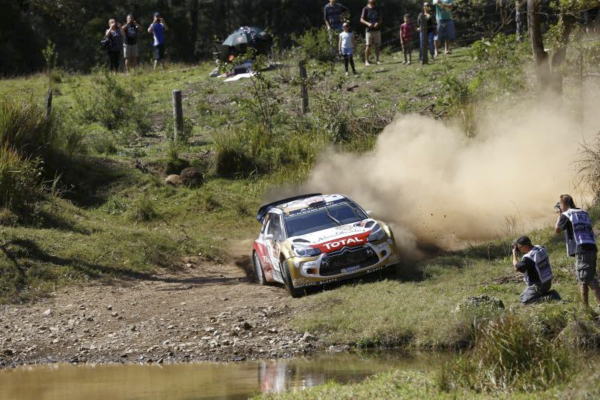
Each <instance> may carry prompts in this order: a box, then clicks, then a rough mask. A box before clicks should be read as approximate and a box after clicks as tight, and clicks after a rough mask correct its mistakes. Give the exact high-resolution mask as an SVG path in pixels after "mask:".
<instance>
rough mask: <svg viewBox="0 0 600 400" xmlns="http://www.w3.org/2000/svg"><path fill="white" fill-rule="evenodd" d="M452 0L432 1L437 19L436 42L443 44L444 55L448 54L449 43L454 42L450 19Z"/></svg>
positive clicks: (451, 20) (452, 26) (453, 31)
mask: <svg viewBox="0 0 600 400" xmlns="http://www.w3.org/2000/svg"><path fill="white" fill-rule="evenodd" d="M453 4H454V2H453V0H433V5H434V6H435V18H436V19H437V32H438V39H437V40H438V42H441V43H443V44H444V54H450V43H451V42H453V41H454V40H456V32H455V30H454V20H453V19H452V6H453Z"/></svg>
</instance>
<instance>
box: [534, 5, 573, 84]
mask: <svg viewBox="0 0 600 400" xmlns="http://www.w3.org/2000/svg"><path fill="white" fill-rule="evenodd" d="M540 3H541V1H540V0H527V30H528V32H529V38H530V39H531V48H532V50H533V59H534V61H535V70H536V76H537V81H538V84H539V86H540V88H541V89H542V90H543V91H551V92H554V93H555V94H562V89H563V87H562V86H563V85H562V81H563V74H562V72H561V71H560V67H561V65H562V64H563V62H564V60H565V58H566V52H567V47H566V43H567V40H568V39H569V35H570V33H571V28H572V24H571V23H570V22H569V21H566V20H563V19H562V17H561V20H562V21H563V23H564V24H565V29H564V37H563V41H562V43H563V44H562V45H558V46H557V47H556V49H555V50H554V54H553V56H552V60H551V59H550V57H549V55H548V53H547V52H546V50H544V42H543V40H542V30H541V19H540V14H539V7H540Z"/></svg>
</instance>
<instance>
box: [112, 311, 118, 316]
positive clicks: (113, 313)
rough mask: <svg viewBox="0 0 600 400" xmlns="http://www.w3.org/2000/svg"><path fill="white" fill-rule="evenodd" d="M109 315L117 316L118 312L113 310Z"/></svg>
mask: <svg viewBox="0 0 600 400" xmlns="http://www.w3.org/2000/svg"><path fill="white" fill-rule="evenodd" d="M110 315H111V316H113V317H118V316H119V313H118V312H116V311H115V312H112V313H110Z"/></svg>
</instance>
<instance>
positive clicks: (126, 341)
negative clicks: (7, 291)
mask: <svg viewBox="0 0 600 400" xmlns="http://www.w3.org/2000/svg"><path fill="white" fill-rule="evenodd" d="M248 259H249V258H247V259H240V260H238V262H237V264H238V265H235V264H234V263H232V264H228V265H224V264H216V263H211V262H206V261H202V260H197V259H186V260H184V262H183V264H184V268H183V271H181V272H178V273H176V274H173V273H166V272H162V273H159V274H157V275H155V276H153V277H151V278H149V279H146V280H122V281H116V282H111V283H110V284H91V285H89V286H80V287H69V288H65V289H61V290H60V291H57V292H56V293H53V294H52V295H51V296H50V297H49V298H47V299H44V300H41V301H39V302H37V303H35V304H31V305H23V306H14V305H11V306H4V307H3V308H2V309H1V311H0V366H1V367H3V368H6V367H13V366H18V365H23V364H33V363H56V362H70V363H156V362H158V363H163V362H164V363H167V362H192V361H242V360H248V359H256V358H278V357H292V356H299V355H304V354H309V353H311V352H312V351H314V350H315V349H316V348H318V347H319V341H318V340H317V339H316V338H314V337H313V336H312V335H309V334H305V332H295V331H294V330H292V329H291V327H290V324H289V321H290V320H291V317H292V315H293V313H294V307H295V305H294V300H293V299H292V298H291V297H289V296H288V294H287V292H286V291H285V289H284V288H282V287H278V286H258V285H256V284H254V283H252V281H251V279H250V278H248V277H247V275H246V273H245V272H244V271H245V268H247V264H248Z"/></svg>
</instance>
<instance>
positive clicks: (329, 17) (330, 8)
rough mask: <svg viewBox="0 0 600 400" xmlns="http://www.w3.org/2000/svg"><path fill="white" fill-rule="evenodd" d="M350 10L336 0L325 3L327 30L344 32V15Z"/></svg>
mask: <svg viewBox="0 0 600 400" xmlns="http://www.w3.org/2000/svg"><path fill="white" fill-rule="evenodd" d="M347 12H348V8H347V7H346V6H344V5H342V4H340V3H338V2H337V1H336V0H329V4H326V5H325V9H324V16H325V26H327V30H329V31H330V30H334V31H337V32H342V27H343V25H342V22H343V21H342V15H343V14H344V13H347Z"/></svg>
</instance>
